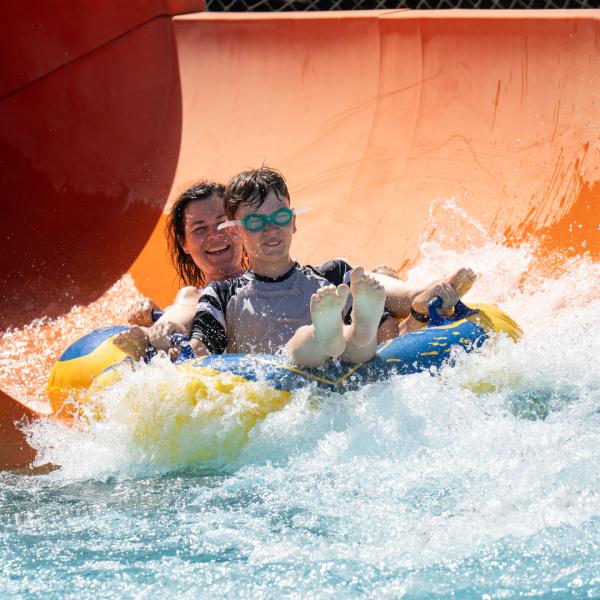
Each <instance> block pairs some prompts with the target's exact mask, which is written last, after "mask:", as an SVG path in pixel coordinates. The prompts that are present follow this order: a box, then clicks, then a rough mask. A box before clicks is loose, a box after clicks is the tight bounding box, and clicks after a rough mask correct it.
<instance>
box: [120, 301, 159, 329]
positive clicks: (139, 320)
mask: <svg viewBox="0 0 600 600" xmlns="http://www.w3.org/2000/svg"><path fill="white" fill-rule="evenodd" d="M154 310H160V307H159V306H158V304H156V302H154V300H150V298H145V299H144V300H141V301H140V302H136V303H135V304H134V305H133V306H132V307H131V308H130V309H129V312H128V313H127V322H128V323H130V324H131V325H139V326H140V327H151V326H152V324H153V323H154V321H153V320H152V311H154Z"/></svg>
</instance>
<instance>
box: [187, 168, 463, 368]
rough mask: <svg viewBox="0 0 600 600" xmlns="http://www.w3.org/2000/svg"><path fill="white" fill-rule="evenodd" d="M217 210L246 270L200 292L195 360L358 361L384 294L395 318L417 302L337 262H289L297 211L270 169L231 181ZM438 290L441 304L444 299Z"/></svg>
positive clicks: (389, 283)
mask: <svg viewBox="0 0 600 600" xmlns="http://www.w3.org/2000/svg"><path fill="white" fill-rule="evenodd" d="M304 210H305V209H304ZM225 212H226V214H227V217H228V218H229V219H230V220H229V221H226V222H225V223H222V224H221V227H236V228H237V231H238V234H239V235H240V237H241V239H242V243H243V245H244V248H245V249H246V252H247V254H248V259H249V269H248V270H247V271H246V272H245V273H243V274H242V275H240V276H238V277H235V278H233V279H229V280H226V281H222V282H213V283H211V284H210V285H209V286H207V287H206V288H205V289H204V291H203V293H202V295H201V297H200V300H199V303H198V307H197V311H196V315H195V318H194V325H193V329H192V340H191V343H190V345H191V347H192V349H193V350H194V351H195V352H196V354H197V355H199V356H202V355H204V354H207V353H215V354H221V353H224V352H228V353H260V352H266V353H275V352H278V351H280V350H283V351H284V352H285V353H286V354H287V355H288V356H289V358H290V359H291V360H292V361H293V362H295V363H296V364H298V365H300V366H304V367H317V366H320V365H322V364H323V363H324V362H325V361H326V360H327V359H329V358H330V357H339V358H341V359H342V360H347V361H350V362H355V363H362V362H364V361H366V360H368V359H370V358H371V357H372V356H373V355H374V353H375V350H376V345H377V331H378V327H379V324H380V321H381V319H382V314H383V311H384V304H385V303H386V290H388V289H389V292H390V293H389V298H388V301H389V304H390V307H389V308H391V309H392V310H394V312H395V313H397V314H400V315H402V316H406V315H407V314H408V313H409V311H410V308H411V303H412V302H413V300H415V302H416V301H417V300H422V299H421V297H420V296H419V297H417V296H418V294H419V292H422V290H416V291H415V290H410V289H408V288H407V287H406V286H405V285H404V284H402V283H401V282H399V281H398V280H394V279H392V278H389V277H385V276H380V275H377V276H371V275H367V274H366V273H365V272H364V270H363V269H362V268H361V267H357V268H354V269H353V268H352V267H351V266H350V265H349V264H348V263H346V262H345V261H343V260H332V261H329V262H328V263H325V264H324V265H320V266H319V267H312V266H301V265H299V264H298V263H296V262H294V261H293V260H292V258H291V257H290V246H291V243H292V238H293V235H294V233H295V231H296V214H299V213H300V212H303V210H302V209H296V210H294V209H292V208H291V207H290V198H289V192H288V189H287V186H286V183H285V180H284V178H283V176H282V175H281V174H280V173H279V172H278V171H276V170H275V169H270V168H267V167H263V168H261V169H256V170H254V171H247V172H244V173H240V174H239V175H237V176H235V177H234V178H233V179H232V180H231V181H230V183H229V185H228V187H227V191H226V194H225ZM375 277H377V279H376V278H375ZM382 282H383V283H385V288H384V286H383V285H382ZM447 287H448V288H449V289H451V287H450V286H447ZM469 287H470V286H469ZM437 291H438V295H439V290H437ZM451 291H452V294H454V290H451ZM441 292H442V294H441V295H442V296H448V297H444V300H446V304H448V305H449V303H450V302H452V301H453V298H450V297H449V295H450V296H451V295H452V294H449V293H448V289H444V290H441ZM432 295H435V294H434V293H433V292H432V293H431V295H429V297H431V296H432ZM454 295H455V294H454ZM427 299H428V298H427ZM425 304H426V300H425ZM388 316H389V315H388Z"/></svg>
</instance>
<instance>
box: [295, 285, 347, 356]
mask: <svg viewBox="0 0 600 600" xmlns="http://www.w3.org/2000/svg"><path fill="white" fill-rule="evenodd" d="M349 293H350V289H349V288H348V286H347V285H343V284H342V285H340V286H338V287H335V286H334V285H328V286H327V287H323V288H321V289H320V290H318V291H317V293H316V294H313V295H312V297H311V299H310V314H311V317H312V321H313V322H312V325H305V326H304V327H300V328H298V330H297V331H296V333H294V335H293V337H292V339H291V340H290V341H289V342H288V343H287V344H286V346H285V352H286V354H287V355H288V356H289V358H290V360H291V361H292V362H294V363H296V364H297V365H300V366H302V367H320V366H321V365H323V363H325V362H326V361H327V360H328V359H329V358H330V357H332V356H339V355H340V354H341V353H342V352H343V351H344V348H345V347H346V340H345V339H344V323H343V321H342V309H343V308H344V305H345V304H346V300H347V298H348V294H349Z"/></svg>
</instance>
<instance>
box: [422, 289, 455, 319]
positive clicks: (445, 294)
mask: <svg viewBox="0 0 600 600" xmlns="http://www.w3.org/2000/svg"><path fill="white" fill-rule="evenodd" d="M435 296H439V297H440V298H441V299H442V302H443V304H442V308H443V310H441V311H440V314H442V315H443V316H449V315H450V314H451V309H452V308H453V307H454V305H455V304H456V303H457V302H458V294H457V293H456V290H455V289H454V288H453V287H452V286H451V285H450V283H448V282H447V281H442V282H440V283H435V284H434V285H432V286H431V287H428V288H427V289H426V290H425V291H424V292H421V293H420V294H419V295H418V296H417V297H416V298H415V299H414V301H413V303H412V307H413V309H414V310H416V311H417V312H418V313H421V314H423V315H428V314H429V311H428V309H427V303H428V302H429V301H430V300H431V299H432V298H434V297H435Z"/></svg>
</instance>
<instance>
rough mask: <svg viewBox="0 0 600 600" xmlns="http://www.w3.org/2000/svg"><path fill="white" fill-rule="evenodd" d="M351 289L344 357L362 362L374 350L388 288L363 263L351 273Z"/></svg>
mask: <svg viewBox="0 0 600 600" xmlns="http://www.w3.org/2000/svg"><path fill="white" fill-rule="evenodd" d="M350 290H351V292H352V325H348V326H346V327H345V328H344V335H345V337H346V350H345V351H344V353H343V354H342V356H341V358H342V360H347V361H350V362H354V363H357V364H358V363H363V362H365V361H367V360H369V359H370V358H372V357H373V355H374V354H375V350H376V348H377V329H378V328H379V321H380V320H381V315H382V314H383V307H384V304H385V289H384V287H383V286H382V285H381V284H380V283H379V282H378V281H377V280H376V279H374V278H373V277H370V276H369V275H367V274H365V272H364V269H363V268H362V267H356V268H355V269H354V270H353V271H352V273H350Z"/></svg>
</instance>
